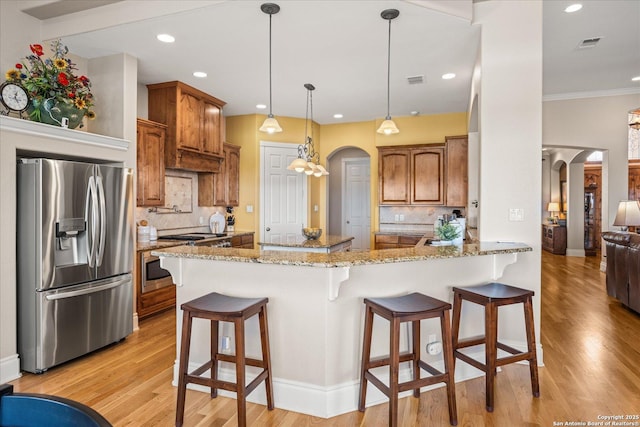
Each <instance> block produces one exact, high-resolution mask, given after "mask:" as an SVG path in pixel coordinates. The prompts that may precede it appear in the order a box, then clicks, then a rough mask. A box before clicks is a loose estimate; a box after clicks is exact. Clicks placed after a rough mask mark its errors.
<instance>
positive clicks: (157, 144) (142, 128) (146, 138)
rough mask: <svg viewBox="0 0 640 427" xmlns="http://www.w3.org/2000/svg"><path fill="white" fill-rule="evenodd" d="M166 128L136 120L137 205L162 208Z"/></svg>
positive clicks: (158, 124) (159, 124)
mask: <svg viewBox="0 0 640 427" xmlns="http://www.w3.org/2000/svg"><path fill="white" fill-rule="evenodd" d="M166 129H167V126H166V125H163V124H161V123H154V122H150V121H148V120H143V119H138V123H137V134H138V136H137V148H136V149H137V158H138V161H137V193H138V194H137V205H138V206H164V144H165V137H166Z"/></svg>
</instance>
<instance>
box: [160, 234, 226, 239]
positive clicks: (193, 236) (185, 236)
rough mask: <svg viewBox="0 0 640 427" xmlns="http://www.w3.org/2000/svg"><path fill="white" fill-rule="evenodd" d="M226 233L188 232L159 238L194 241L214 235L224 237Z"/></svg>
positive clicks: (210, 237)
mask: <svg viewBox="0 0 640 427" xmlns="http://www.w3.org/2000/svg"><path fill="white" fill-rule="evenodd" d="M226 235H227V234H226V233H218V234H213V233H186V234H171V235H168V236H159V237H158V240H185V241H193V240H204V239H212V238H214V237H224V236H226Z"/></svg>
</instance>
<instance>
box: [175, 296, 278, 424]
mask: <svg viewBox="0 0 640 427" xmlns="http://www.w3.org/2000/svg"><path fill="white" fill-rule="evenodd" d="M267 302H269V299H267V298H236V297H230V296H226V295H221V294H218V293H216V292H213V293H210V294H207V295H204V296H202V297H200V298H196V299H194V300H192V301H189V302H186V303H184V304H182V305H181V306H180V308H182V311H183V318H182V319H183V320H182V344H181V346H180V368H179V372H178V376H179V377H178V399H177V400H178V403H177V409H176V427H179V426H182V422H183V419H184V404H185V395H186V391H187V384H189V383H194V384H200V385H203V386H206V387H210V388H211V397H212V398H214V397H216V396H217V395H218V391H217V389H218V388H220V389H223V390H228V391H234V392H235V393H236V400H237V406H238V426H239V427H244V426H246V424H247V414H246V412H247V410H246V409H247V408H246V407H247V400H246V399H247V395H248V394H249V393H251V392H252V391H253V389H255V388H256V386H257V385H258V384H260V382H262V381H264V384H265V388H266V391H267V408H268V409H269V410H272V409H273V385H272V375H271V358H270V352H269V330H268V329H267ZM256 314H257V315H258V320H259V323H260V341H261V344H262V360H257V359H251V358H247V357H245V349H244V322H245V320H247V319H248V318H250V317H252V316H254V315H256ZM194 317H196V318H202V319H209V320H211V360H209V361H208V362H207V363H205V364H204V365H202V366H200V367H199V368H197V369H196V370H194V371H193V372H191V373H188V367H189V347H190V344H191V324H192V321H193V318H194ZM218 322H233V324H234V331H235V341H236V348H235V355H230V354H221V353H219V352H218ZM218 361H224V362H231V363H235V364H236V382H235V383H232V382H228V381H222V380H219V379H218ZM246 365H249V366H257V367H259V368H263V370H262V372H261V373H260V374H259V375H258V376H257V377H256V378H255V379H254V380H253V381H251V382H250V383H249V384H248V385H246V384H245V382H246V381H245V367H246ZM209 369H211V377H210V378H207V377H204V376H201V375H202V373H203V372H205V371H207V370H209Z"/></svg>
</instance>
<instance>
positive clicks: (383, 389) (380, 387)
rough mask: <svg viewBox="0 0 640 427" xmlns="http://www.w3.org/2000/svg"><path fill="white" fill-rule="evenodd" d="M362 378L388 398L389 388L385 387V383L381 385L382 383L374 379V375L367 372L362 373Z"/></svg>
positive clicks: (389, 394)
mask: <svg viewBox="0 0 640 427" xmlns="http://www.w3.org/2000/svg"><path fill="white" fill-rule="evenodd" d="M364 377H365V378H366V379H367V380H368V381H370V382H371V383H372V384H373V385H375V386H376V387H378V390H380V391H381V392H383V393H384V395H385V396H387V397H389V396H391V389H390V388H389V387H387V385H386V384H385V383H383V382H382V381H380V380H379V379H378V377H376V376H375V375H373V374H372V373H371V372H369V371H365V373H364Z"/></svg>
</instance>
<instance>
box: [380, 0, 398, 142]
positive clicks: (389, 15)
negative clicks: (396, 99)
mask: <svg viewBox="0 0 640 427" xmlns="http://www.w3.org/2000/svg"><path fill="white" fill-rule="evenodd" d="M398 15H400V11H398V9H385V10H383V11H382V13H380V16H381V17H382V19H386V20H387V21H389V44H388V47H387V117H385V119H384V121H383V122H382V124H381V125H380V127H379V128H378V131H377V132H378V133H382V134H384V135H392V134H395V133H398V132H400V130H399V129H398V127H397V126H396V124H395V123H394V122H393V120H391V114H390V113H389V98H390V95H389V92H390V90H389V86H390V80H391V20H392V19H396V18H397V17H398Z"/></svg>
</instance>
